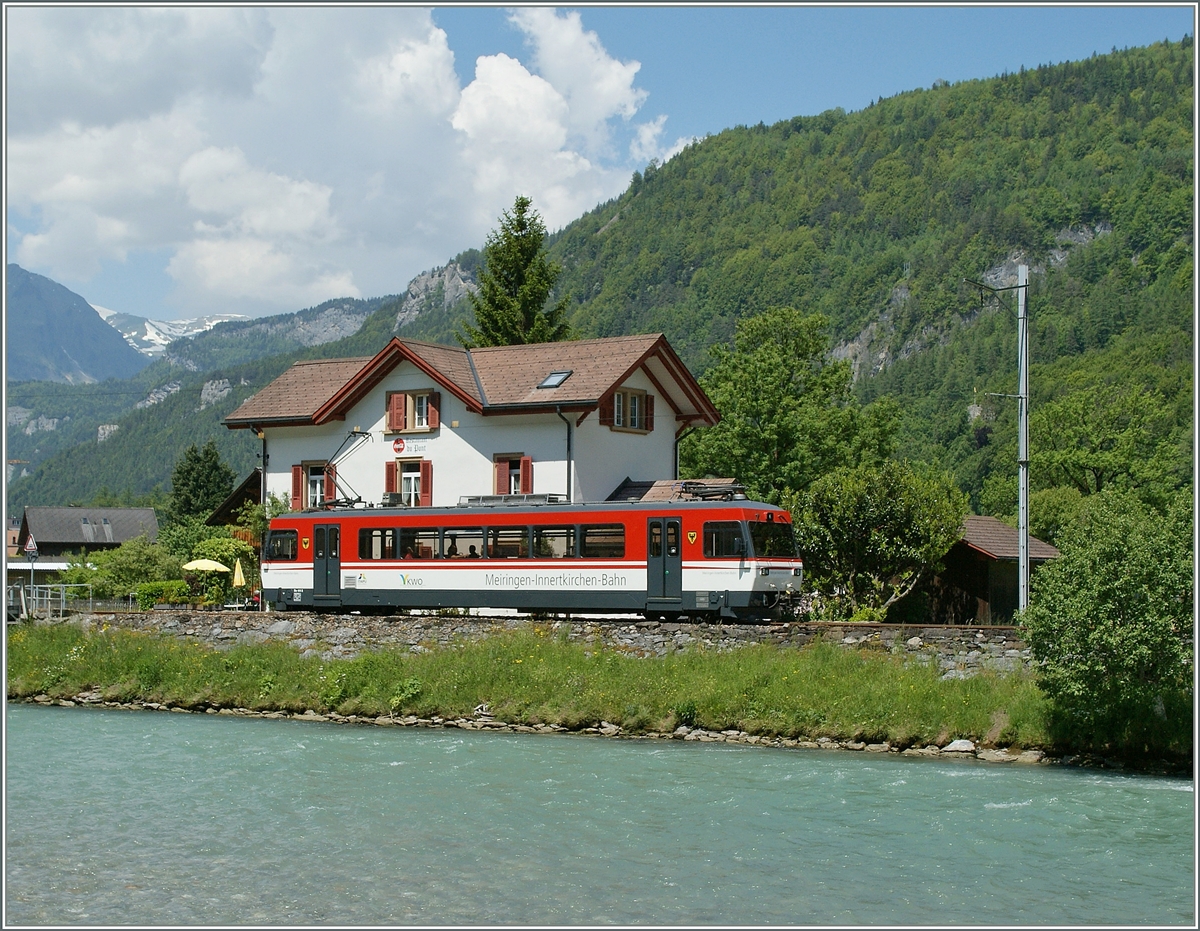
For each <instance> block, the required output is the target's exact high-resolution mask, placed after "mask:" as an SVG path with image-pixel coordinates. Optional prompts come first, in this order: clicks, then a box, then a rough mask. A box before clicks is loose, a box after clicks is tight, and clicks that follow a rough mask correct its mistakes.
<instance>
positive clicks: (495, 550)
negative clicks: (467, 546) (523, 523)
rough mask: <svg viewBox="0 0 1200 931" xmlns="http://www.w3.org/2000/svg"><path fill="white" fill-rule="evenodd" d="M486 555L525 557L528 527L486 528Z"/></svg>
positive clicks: (499, 557)
mask: <svg viewBox="0 0 1200 931" xmlns="http://www.w3.org/2000/svg"><path fill="white" fill-rule="evenodd" d="M488 556H489V557H491V558H492V559H526V558H528V556H529V528H528V527H492V528H491V529H489V530H488Z"/></svg>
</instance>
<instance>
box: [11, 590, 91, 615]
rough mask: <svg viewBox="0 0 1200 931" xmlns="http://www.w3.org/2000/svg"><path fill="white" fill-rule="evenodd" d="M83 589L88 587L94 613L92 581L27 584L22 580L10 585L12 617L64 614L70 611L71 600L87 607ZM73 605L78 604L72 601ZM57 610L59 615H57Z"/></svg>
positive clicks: (89, 609) (88, 608) (88, 604)
mask: <svg viewBox="0 0 1200 931" xmlns="http://www.w3.org/2000/svg"><path fill="white" fill-rule="evenodd" d="M83 589H87V610H88V613H89V614H90V613H92V611H93V610H94V607H95V602H94V600H93V598H92V586H91V583H81V584H76V585H66V584H60V585H24V584H22V583H20V582H18V583H15V584H13V585H10V586H8V589H7V593H6V597H5V601H6V608H7V614H8V617H9V619H10V620H12V619H19V618H34V617H45V618H49V617H55V616H57V617H60V618H61V617H63V616H64V615H65V614H66V613H67V609H68V601H70V602H75V603H78V607H79V608H81V609H82V607H83V604H82V602H83ZM71 606H72V607H74V606H75V605H74V604H72V605H71ZM56 612H57V615H56Z"/></svg>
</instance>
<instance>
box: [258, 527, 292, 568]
mask: <svg viewBox="0 0 1200 931" xmlns="http://www.w3.org/2000/svg"><path fill="white" fill-rule="evenodd" d="M295 558H296V531H295V530H272V531H271V532H270V534H268V535H267V542H266V544H264V546H263V559H264V560H267V561H271V560H275V559H295Z"/></svg>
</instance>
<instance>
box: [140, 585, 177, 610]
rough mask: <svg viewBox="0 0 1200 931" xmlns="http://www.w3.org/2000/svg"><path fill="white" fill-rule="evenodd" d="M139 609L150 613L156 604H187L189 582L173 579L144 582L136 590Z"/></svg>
mask: <svg viewBox="0 0 1200 931" xmlns="http://www.w3.org/2000/svg"><path fill="white" fill-rule="evenodd" d="M135 593H136V594H137V603H138V607H139V608H141V609H142V610H143V611H149V610H150V609H151V608H153V607H154V606H155V605H156V604H187V602H188V599H189V591H188V584H187V582H184V581H182V580H181V579H172V580H170V581H167V582H143V583H142V584H141V585H139V586H138V587H137V589H135Z"/></svg>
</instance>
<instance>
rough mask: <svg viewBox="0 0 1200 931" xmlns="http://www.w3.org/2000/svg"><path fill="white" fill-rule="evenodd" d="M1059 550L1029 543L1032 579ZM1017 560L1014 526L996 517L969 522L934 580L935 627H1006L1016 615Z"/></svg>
mask: <svg viewBox="0 0 1200 931" xmlns="http://www.w3.org/2000/svg"><path fill="white" fill-rule="evenodd" d="M1058 554H1059V553H1058V550H1057V549H1056V548H1055V547H1053V546H1051V545H1050V544H1049V543H1046V542H1044V541H1042V540H1039V539H1037V538H1036V537H1032V536H1031V537H1030V538H1029V569H1030V573H1031V574H1032V573H1033V572H1035V571H1036V570H1037V569H1038V567H1040V566H1041V565H1042V564H1044V563H1045V562H1046V561H1047V560H1050V559H1053V558H1054V557H1056V556H1057V555H1058ZM1019 558H1020V552H1019V540H1018V535H1017V530H1016V528H1015V527H1010V526H1009V525H1008V524H1006V523H1004V521H1002V520H997V519H996V518H995V517H978V516H976V515H971V516H969V517H967V519H966V523H965V524H964V525H963V531H962V537H961V538H960V539H959V541H958V542H957V543H955V544H954V546H952V547H951V548H950V552H949V553H947V554H946V558H945V560H944V564H945V568H944V569H943V570H942V571H941V572H940V573H938V575H937V577H936V578H935V579H934V581H933V586H932V592H931V595H932V601H933V614H934V622H935V623H938V624H1007V623H1009V622H1011V621H1012V617H1013V615H1014V614H1015V613H1016V611H1017V598H1018V591H1017V565H1018V560H1019Z"/></svg>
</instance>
